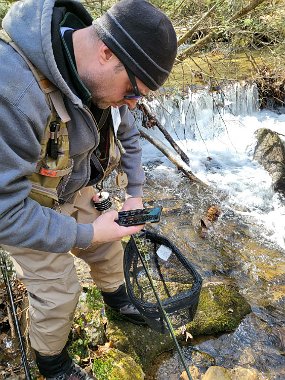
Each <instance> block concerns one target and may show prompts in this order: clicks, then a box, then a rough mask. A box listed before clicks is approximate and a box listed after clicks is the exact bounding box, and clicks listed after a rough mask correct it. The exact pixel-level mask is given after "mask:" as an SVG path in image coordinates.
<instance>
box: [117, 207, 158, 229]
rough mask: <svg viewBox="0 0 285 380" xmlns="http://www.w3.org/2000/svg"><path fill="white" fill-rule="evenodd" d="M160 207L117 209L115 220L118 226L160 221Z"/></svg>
mask: <svg viewBox="0 0 285 380" xmlns="http://www.w3.org/2000/svg"><path fill="white" fill-rule="evenodd" d="M161 211H162V207H160V206H159V207H153V208H144V209H138V210H129V211H119V219H118V220H116V222H117V223H118V224H119V225H120V226H125V227H128V226H137V225H139V224H145V223H157V222H159V221H160V215H161Z"/></svg>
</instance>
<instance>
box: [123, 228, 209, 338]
mask: <svg viewBox="0 0 285 380" xmlns="http://www.w3.org/2000/svg"><path fill="white" fill-rule="evenodd" d="M124 274H125V280H126V288H127V292H128V295H129V297H130V300H131V302H132V303H133V304H134V306H135V307H136V308H137V309H138V310H139V312H140V313H141V315H142V316H143V317H144V318H145V320H146V322H147V323H148V325H149V326H150V327H151V328H152V329H154V330H155V331H158V332H160V333H167V332H169V329H168V327H169V326H168V324H167V323H166V322H167V321H166V320H165V319H166V318H165V314H164V312H165V313H166V314H167V316H168V318H169V321H170V322H171V324H172V326H173V328H178V327H181V326H183V325H185V324H187V323H188V322H190V321H191V320H192V319H193V318H194V316H195V312H196V309H197V305H198V301H199V295H200V291H201V287H202V278H201V276H200V274H199V273H198V272H197V271H196V269H195V268H194V266H193V265H192V264H191V263H190V262H189V260H187V259H186V258H185V257H184V256H183V254H182V253H181V252H180V250H179V249H178V248H177V247H176V246H175V245H174V244H172V243H171V242H170V241H169V240H168V239H167V238H166V237H164V236H161V235H159V234H157V233H154V232H151V231H143V232H142V233H141V234H140V235H136V236H131V238H130V240H129V241H128V243H127V245H126V247H125V254H124ZM163 310H164V311H163Z"/></svg>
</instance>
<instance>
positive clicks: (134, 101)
mask: <svg viewBox="0 0 285 380" xmlns="http://www.w3.org/2000/svg"><path fill="white" fill-rule="evenodd" d="M138 100H139V99H125V104H126V105H127V106H128V107H129V109H130V110H133V109H134V108H136V105H137V102H138Z"/></svg>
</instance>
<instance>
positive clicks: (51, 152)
mask: <svg viewBox="0 0 285 380" xmlns="http://www.w3.org/2000/svg"><path fill="white" fill-rule="evenodd" d="M59 127H60V123H59V122H58V121H53V122H51V123H50V127H49V132H50V134H49V141H48V146H47V155H48V156H49V157H50V158H52V159H53V160H56V159H57V157H58V130H59Z"/></svg>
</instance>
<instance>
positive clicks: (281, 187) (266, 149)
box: [253, 128, 285, 194]
mask: <svg viewBox="0 0 285 380" xmlns="http://www.w3.org/2000/svg"><path fill="white" fill-rule="evenodd" d="M256 138H257V144H256V147H255V150H254V156H253V158H254V159H255V160H256V161H257V162H258V163H259V164H260V165H262V166H263V167H264V169H265V170H267V171H268V173H269V174H270V176H271V178H272V185H273V189H274V190H275V191H278V192H280V193H282V194H285V147H284V143H283V142H282V140H281V139H280V137H279V135H278V133H276V132H273V131H271V130H270V129H266V128H261V129H259V130H257V131H256Z"/></svg>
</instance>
